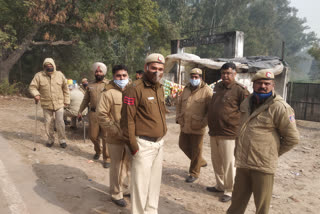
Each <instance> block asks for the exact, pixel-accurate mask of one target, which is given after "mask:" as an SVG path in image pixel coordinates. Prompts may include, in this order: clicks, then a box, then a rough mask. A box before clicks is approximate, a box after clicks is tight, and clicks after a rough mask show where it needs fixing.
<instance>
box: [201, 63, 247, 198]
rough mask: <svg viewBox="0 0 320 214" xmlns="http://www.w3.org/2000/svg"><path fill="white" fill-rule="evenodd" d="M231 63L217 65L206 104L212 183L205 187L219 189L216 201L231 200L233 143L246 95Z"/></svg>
mask: <svg viewBox="0 0 320 214" xmlns="http://www.w3.org/2000/svg"><path fill="white" fill-rule="evenodd" d="M236 75H237V72H236V66H235V64H234V63H225V64H224V65H222V67H221V79H222V81H221V82H219V83H217V85H216V86H215V87H214V90H213V96H212V100H211V103H210V106H209V113H208V125H209V135H210V144H211V160H212V165H213V169H214V173H215V177H216V186H214V187H207V190H208V191H210V192H222V193H223V195H222V196H221V197H220V201H222V202H227V201H230V200H231V194H232V190H233V183H234V176H235V168H234V147H235V139H236V137H237V133H238V129H239V119H240V111H239V109H240V104H241V102H242V101H243V100H244V99H245V98H246V97H247V96H248V95H249V92H248V90H247V89H246V88H245V87H244V86H243V85H241V84H240V83H238V82H236V81H235V78H236Z"/></svg>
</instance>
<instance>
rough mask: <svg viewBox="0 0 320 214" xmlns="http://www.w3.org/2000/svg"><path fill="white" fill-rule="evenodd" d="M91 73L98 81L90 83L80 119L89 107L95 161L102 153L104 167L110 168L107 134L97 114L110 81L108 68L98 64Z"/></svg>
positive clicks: (95, 64) (94, 65)
mask: <svg viewBox="0 0 320 214" xmlns="http://www.w3.org/2000/svg"><path fill="white" fill-rule="evenodd" d="M91 71H92V72H93V74H94V76H95V78H96V80H95V82H94V83H90V84H89V85H88V88H87V90H86V93H85V95H84V98H83V101H82V103H81V106H80V109H79V112H78V117H79V118H81V117H82V112H83V111H84V109H85V108H87V107H88V106H89V113H88V114H89V137H90V140H91V141H92V143H93V145H94V150H95V152H96V153H95V155H94V156H93V159H94V160H98V159H99V158H100V155H101V152H102V156H103V167H104V168H109V167H110V156H109V153H108V148H107V145H106V143H107V142H106V138H107V136H106V133H104V132H103V131H102V129H101V126H100V125H99V123H98V117H97V116H98V115H97V112H96V107H97V104H98V101H99V99H100V96H101V93H102V91H103V90H104V88H105V86H106V84H108V82H109V80H107V79H105V75H106V74H107V66H106V65H105V64H103V63H101V62H96V63H94V64H93V65H92V68H91ZM101 140H102V151H101V146H100V144H101V143H100V141H101Z"/></svg>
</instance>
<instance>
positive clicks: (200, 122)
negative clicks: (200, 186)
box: [176, 68, 212, 183]
mask: <svg viewBox="0 0 320 214" xmlns="http://www.w3.org/2000/svg"><path fill="white" fill-rule="evenodd" d="M211 97H212V89H211V88H210V87H209V86H208V85H207V84H206V83H205V82H203V81H202V70H201V69H199V68H194V69H192V70H191V72H190V83H188V84H187V85H186V87H185V88H184V90H183V92H182V95H181V96H180V99H179V101H178V105H177V116H176V122H177V123H178V124H180V129H181V132H180V136H179V147H180V149H181V150H182V151H183V152H184V153H185V154H186V155H187V156H188V158H189V159H190V160H191V163H190V168H189V173H190V175H189V176H188V177H187V179H186V182H188V183H192V182H194V181H195V180H196V179H197V178H198V177H199V174H200V168H201V167H203V166H207V162H206V161H205V160H204V159H203V157H202V145H203V136H204V133H205V131H206V126H207V124H208V117H207V113H208V106H209V102H210V100H211Z"/></svg>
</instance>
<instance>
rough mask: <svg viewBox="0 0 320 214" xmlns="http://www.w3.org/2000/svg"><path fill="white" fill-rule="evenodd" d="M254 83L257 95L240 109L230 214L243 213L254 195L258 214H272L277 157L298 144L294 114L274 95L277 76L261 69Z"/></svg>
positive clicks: (254, 77)
mask: <svg viewBox="0 0 320 214" xmlns="http://www.w3.org/2000/svg"><path fill="white" fill-rule="evenodd" d="M252 81H253V91H254V92H253V94H251V95H250V96H249V97H248V98H246V99H245V100H244V101H243V103H242V104H241V107H240V112H241V120H240V121H241V124H240V127H241V129H240V133H239V137H238V139H237V146H236V150H235V157H236V163H235V164H236V167H237V173H236V178H235V184H234V190H233V194H232V202H231V206H230V207H229V209H228V211H227V213H228V214H242V213H244V212H245V210H246V207H247V204H248V201H249V199H250V197H251V194H252V193H253V197H254V202H255V205H256V213H259V214H267V213H269V208H270V201H271V197H272V188H273V182H274V173H275V171H276V168H277V162H278V157H279V156H281V155H282V154H284V153H285V152H287V151H289V150H290V149H292V148H293V147H294V146H295V145H296V144H298V143H299V132H298V130H297V127H296V122H295V118H294V111H293V109H292V108H291V107H290V106H289V105H288V103H286V102H285V101H284V100H283V99H282V97H281V96H279V95H277V94H276V93H275V92H274V86H275V83H274V74H273V73H272V72H270V71H268V70H260V71H259V72H257V73H256V74H255V75H254V76H253V78H252Z"/></svg>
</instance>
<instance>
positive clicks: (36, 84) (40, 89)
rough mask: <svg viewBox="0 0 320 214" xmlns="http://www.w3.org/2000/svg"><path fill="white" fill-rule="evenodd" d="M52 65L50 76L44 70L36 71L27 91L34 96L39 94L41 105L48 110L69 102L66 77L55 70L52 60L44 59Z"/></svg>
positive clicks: (57, 108) (58, 107) (61, 106)
mask: <svg viewBox="0 0 320 214" xmlns="http://www.w3.org/2000/svg"><path fill="white" fill-rule="evenodd" d="M47 62H49V63H50V64H52V65H53V68H54V71H53V73H52V75H51V76H49V75H47V73H46V71H40V72H38V73H36V75H35V76H34V78H33V79H32V81H31V83H30V86H29V92H30V94H31V95H32V96H33V97H35V96H38V95H39V96H40V102H41V107H42V108H43V109H48V110H54V111H56V110H59V109H60V108H63V107H64V104H67V105H68V104H70V93H69V88H68V85H67V79H66V78H65V76H64V75H63V73H62V72H60V71H56V65H55V63H54V61H53V60H45V61H44V62H43V65H44V64H45V63H47Z"/></svg>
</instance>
